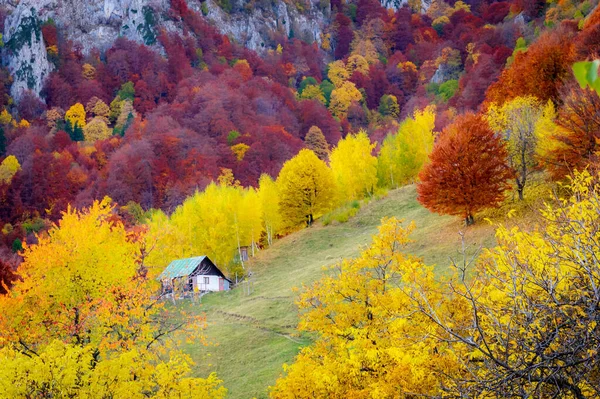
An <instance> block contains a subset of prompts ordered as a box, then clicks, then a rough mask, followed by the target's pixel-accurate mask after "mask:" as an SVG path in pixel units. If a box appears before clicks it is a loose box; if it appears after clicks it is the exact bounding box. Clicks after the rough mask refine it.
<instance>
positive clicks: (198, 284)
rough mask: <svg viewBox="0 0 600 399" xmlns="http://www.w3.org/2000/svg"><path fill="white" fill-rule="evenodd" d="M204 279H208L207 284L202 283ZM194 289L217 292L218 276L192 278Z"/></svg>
mask: <svg viewBox="0 0 600 399" xmlns="http://www.w3.org/2000/svg"><path fill="white" fill-rule="evenodd" d="M204 278H208V284H205V283H204ZM194 289H195V290H198V291H219V276H205V275H198V276H194Z"/></svg>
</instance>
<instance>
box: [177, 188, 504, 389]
mask: <svg viewBox="0 0 600 399" xmlns="http://www.w3.org/2000/svg"><path fill="white" fill-rule="evenodd" d="M390 216H396V217H398V218H402V219H405V221H406V223H409V222H410V221H413V220H414V221H415V222H416V223H417V228H416V230H415V231H414V233H413V235H412V238H413V239H414V240H415V242H414V243H412V244H411V245H410V246H409V247H408V249H407V251H408V252H409V253H412V254H415V255H417V256H420V257H423V259H424V260H425V262H427V263H428V264H435V265H436V266H437V270H438V271H439V272H440V273H444V272H445V271H447V270H448V266H449V264H450V260H449V258H450V257H452V258H454V259H460V258H461V255H460V254H459V250H460V248H461V239H460V235H459V232H461V231H464V232H465V243H466V246H467V252H468V254H473V253H475V252H476V250H477V249H478V248H480V247H481V246H483V247H489V246H490V245H493V243H494V242H495V239H494V236H493V232H494V228H493V226H491V225H489V224H487V223H485V222H483V221H481V222H480V223H479V224H477V225H475V226H472V227H469V228H468V229H465V228H464V226H463V225H462V222H461V221H460V220H459V219H458V218H452V217H447V216H438V215H436V214H433V213H430V212H429V211H427V210H426V209H425V208H423V207H421V205H419V204H418V202H417V201H416V193H415V187H414V186H412V185H411V186H407V187H404V188H401V189H398V190H394V191H391V192H390V193H389V195H388V196H387V197H385V198H383V199H381V200H373V201H372V202H370V203H369V204H367V205H365V206H363V208H362V209H361V211H360V212H359V213H358V214H357V215H356V216H355V217H354V218H353V219H351V220H350V221H348V222H347V223H345V224H335V225H334V224H331V225H328V226H322V225H321V224H317V225H315V226H313V227H311V228H309V229H304V230H302V231H299V232H297V233H294V234H291V235H289V236H287V237H285V238H283V239H281V240H278V241H277V242H276V243H275V244H274V245H273V246H272V247H271V248H268V249H266V250H263V251H261V252H260V253H259V254H258V255H257V256H256V257H255V258H254V259H252V261H251V262H250V264H249V266H248V267H249V268H250V270H251V271H252V272H253V276H252V278H251V287H250V288H251V293H250V295H248V292H247V289H248V286H247V285H246V284H245V283H244V284H240V285H239V286H238V287H237V288H235V289H234V290H232V291H229V292H226V293H214V294H209V295H207V296H205V297H203V298H202V304H201V305H198V304H186V305H185V306H189V308H190V310H192V311H193V312H206V315H207V321H208V328H207V330H206V335H207V338H208V340H209V341H210V342H211V343H212V344H211V345H209V346H207V347H204V346H202V345H200V344H196V343H195V344H190V345H189V346H188V348H187V351H188V353H190V354H191V355H192V356H193V358H194V360H195V361H196V362H197V367H198V369H197V371H198V375H207V374H208V373H210V372H212V371H215V372H216V373H217V375H218V376H219V378H221V379H223V380H224V384H225V386H226V387H227V388H228V389H229V397H231V398H250V397H254V396H255V397H266V396H267V393H266V392H267V387H268V386H269V385H272V384H273V383H274V382H275V380H276V378H277V377H278V376H279V374H280V373H281V371H282V364H283V363H286V362H287V363H289V362H291V361H292V360H293V358H294V356H295V355H296V353H297V351H298V350H299V349H300V348H301V347H302V346H304V345H307V344H308V343H310V337H309V336H307V335H306V334H301V333H299V332H298V331H297V329H296V324H297V321H298V317H297V310H296V307H295V305H294V298H295V296H296V293H295V292H294V290H293V289H294V287H301V286H302V285H303V284H310V283H312V282H314V281H315V280H317V279H318V278H319V276H321V275H322V273H323V269H322V267H323V266H328V265H332V264H334V263H335V262H337V261H339V260H341V259H343V258H347V257H353V256H356V255H357V254H358V253H359V251H360V249H361V248H362V247H364V246H365V245H366V244H368V243H369V242H370V240H371V236H372V235H373V234H375V233H376V231H377V226H378V225H379V223H380V220H381V218H382V217H390ZM213 345H217V346H213Z"/></svg>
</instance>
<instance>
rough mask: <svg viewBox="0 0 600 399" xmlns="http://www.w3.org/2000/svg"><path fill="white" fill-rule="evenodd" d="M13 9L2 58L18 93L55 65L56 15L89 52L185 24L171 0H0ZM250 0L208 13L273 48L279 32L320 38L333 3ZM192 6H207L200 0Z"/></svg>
mask: <svg viewBox="0 0 600 399" xmlns="http://www.w3.org/2000/svg"><path fill="white" fill-rule="evenodd" d="M1 3H5V5H6V6H7V7H9V9H11V10H12V12H11V14H10V15H9V16H8V18H7V20H6V24H5V31H4V39H5V42H6V43H7V44H10V45H9V46H7V47H6V48H5V49H4V53H3V60H4V63H5V64H6V65H7V66H8V67H9V69H10V70H11V72H12V73H13V76H14V78H15V83H14V84H13V86H12V95H13V97H15V98H18V97H19V96H20V94H21V92H22V90H24V89H30V90H33V91H34V92H36V93H39V92H40V90H41V88H42V86H43V79H44V78H45V77H46V76H47V75H48V73H49V72H50V71H51V68H52V66H51V64H50V63H49V62H48V57H47V54H46V49H45V47H44V42H43V38H42V36H41V31H40V27H41V24H42V23H43V22H44V21H47V20H48V19H49V18H52V19H53V20H54V21H55V23H56V25H57V26H58V28H59V30H60V31H61V32H62V33H63V34H65V35H66V37H67V38H68V39H70V40H72V41H73V42H75V43H78V44H80V45H81V47H82V49H83V51H84V53H87V52H89V51H90V50H92V49H93V48H98V49H99V50H105V49H107V48H109V47H110V46H111V44H112V43H113V42H114V40H115V39H116V38H117V37H119V36H124V37H127V38H129V39H131V40H135V41H138V42H140V43H145V44H147V45H150V46H156V48H157V49H159V47H158V45H157V44H156V34H157V32H158V29H159V28H164V29H167V30H168V31H178V30H180V29H181V27H180V26H179V24H178V23H177V22H176V21H173V20H171V19H170V17H169V13H168V11H169V8H170V1H169V0H21V1H20V2H17V1H7V0H0V4H1ZM247 3H248V1H247V0H230V2H229V4H230V6H231V8H232V9H231V10H230V11H229V12H225V11H224V10H223V9H222V8H221V7H220V6H219V5H218V4H217V3H216V2H215V0H207V1H206V3H205V6H204V10H203V11H204V12H205V13H206V18H208V19H209V20H210V21H212V23H214V25H215V26H216V27H217V28H218V29H219V30H220V31H221V32H223V33H224V34H227V35H229V36H231V37H232V38H233V39H234V40H235V41H236V42H238V43H240V44H242V45H245V46H247V47H248V48H251V49H253V50H257V51H261V50H263V49H266V48H269V44H270V38H271V36H272V34H273V33H274V32H281V33H284V34H286V35H287V36H292V35H293V36H295V37H298V38H301V39H304V40H306V41H309V42H310V41H317V42H319V43H320V41H321V37H320V36H321V35H320V34H321V32H322V31H323V29H324V28H325V26H326V24H327V23H328V19H329V12H330V11H329V9H328V7H323V6H321V4H320V1H319V0H311V2H310V6H309V7H308V8H307V9H305V10H302V11H300V10H298V9H297V8H296V6H294V5H292V4H288V3H287V2H283V1H271V2H268V4H267V5H261V7H259V8H257V7H248V6H247ZM188 7H189V8H191V9H193V10H195V11H199V12H201V11H202V4H201V3H200V1H199V0H189V1H188Z"/></svg>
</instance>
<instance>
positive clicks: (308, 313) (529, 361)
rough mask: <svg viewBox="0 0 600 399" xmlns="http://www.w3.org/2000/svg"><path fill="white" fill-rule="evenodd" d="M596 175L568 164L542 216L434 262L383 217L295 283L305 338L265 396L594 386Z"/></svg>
mask: <svg viewBox="0 0 600 399" xmlns="http://www.w3.org/2000/svg"><path fill="white" fill-rule="evenodd" d="M598 177H599V176H592V175H590V174H589V173H588V172H582V173H577V172H576V173H575V178H574V179H573V180H572V182H571V186H570V193H571V194H570V196H569V197H568V198H564V199H557V200H556V201H554V202H553V203H551V204H546V205H545V207H544V208H543V209H542V210H540V216H541V217H540V218H539V220H541V221H543V224H542V225H540V226H538V227H537V228H535V229H527V231H524V230H521V229H520V228H518V227H513V228H505V227H499V228H498V230H497V233H496V236H497V240H498V246H497V247H495V248H493V249H490V250H486V251H484V253H483V254H482V255H481V256H480V257H479V259H476V258H475V260H469V259H468V258H467V257H466V256H465V255H464V254H463V260H462V261H461V262H454V261H453V262H452V264H451V268H450V271H448V272H446V273H444V275H438V276H434V273H433V269H432V268H431V267H428V266H426V265H424V264H423V263H422V262H421V261H420V260H419V259H417V258H414V257H412V256H410V255H406V254H403V253H402V252H401V250H402V247H403V246H404V245H405V244H406V243H407V242H408V239H407V234H408V232H410V230H411V228H409V229H403V228H402V227H401V225H400V222H399V221H397V220H395V219H388V220H385V219H384V220H383V222H382V225H381V227H380V231H379V234H378V235H377V236H375V237H374V239H373V244H372V245H371V247H370V248H368V249H366V250H365V251H364V252H363V253H362V254H361V256H360V257H359V258H357V259H353V260H346V261H343V262H341V263H340V264H337V265H335V266H334V267H332V268H331V269H332V273H330V274H328V275H326V276H325V277H323V278H322V279H321V280H320V281H318V282H316V283H315V284H313V285H312V286H311V287H309V288H308V289H307V290H306V291H305V292H304V293H302V295H301V296H300V299H299V301H298V303H299V306H300V309H301V310H302V311H303V313H302V316H301V320H300V325H299V327H300V328H301V329H303V330H306V331H311V332H314V333H316V334H317V339H316V340H315V342H314V344H312V345H311V346H309V347H306V348H304V349H302V351H301V352H300V354H299V355H298V356H297V357H296V360H295V362H294V363H293V364H292V365H291V366H285V367H284V370H285V375H284V376H283V377H281V378H280V379H279V380H278V381H277V383H276V385H275V386H274V387H273V388H272V390H271V397H273V398H331V397H336V398H350V397H352V398H359V397H378V398H414V397H455V398H498V399H500V398H518V397H526V398H577V399H592V398H597V397H599V395H600V373H598V372H597V370H598V368H599V367H600V357H599V356H598V351H599V350H600V325H599V323H598V312H599V311H600V290H599V289H598V287H600V265H599V263H598V261H597V257H598V254H599V253H600V195H599V191H600V187H598V185H597V182H598Z"/></svg>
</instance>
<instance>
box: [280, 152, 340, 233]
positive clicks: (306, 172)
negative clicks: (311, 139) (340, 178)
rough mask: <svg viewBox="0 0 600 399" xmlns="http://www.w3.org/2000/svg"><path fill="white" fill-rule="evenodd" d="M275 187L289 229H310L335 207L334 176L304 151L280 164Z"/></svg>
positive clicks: (323, 163)
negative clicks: (281, 165) (301, 226)
mask: <svg viewBox="0 0 600 399" xmlns="http://www.w3.org/2000/svg"><path fill="white" fill-rule="evenodd" d="M277 186H278V189H279V209H280V212H281V216H282V218H283V222H284V224H285V225H286V227H288V228H295V227H298V226H300V225H302V224H305V225H307V226H310V225H311V224H312V222H313V221H314V220H315V219H316V218H318V217H319V216H321V215H323V214H324V213H325V212H327V211H328V210H330V209H331V207H332V206H333V205H334V201H335V179H334V177H333V173H332V172H331V169H329V168H328V167H327V165H326V164H325V162H323V161H321V160H320V159H319V158H318V157H317V156H316V155H315V153H314V152H312V151H311V150H308V149H303V150H301V151H300V152H299V153H298V155H296V156H295V157H294V158H292V159H290V160H288V161H287V162H286V163H285V164H283V168H282V169H281V172H280V173H279V176H278V177H277Z"/></svg>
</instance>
